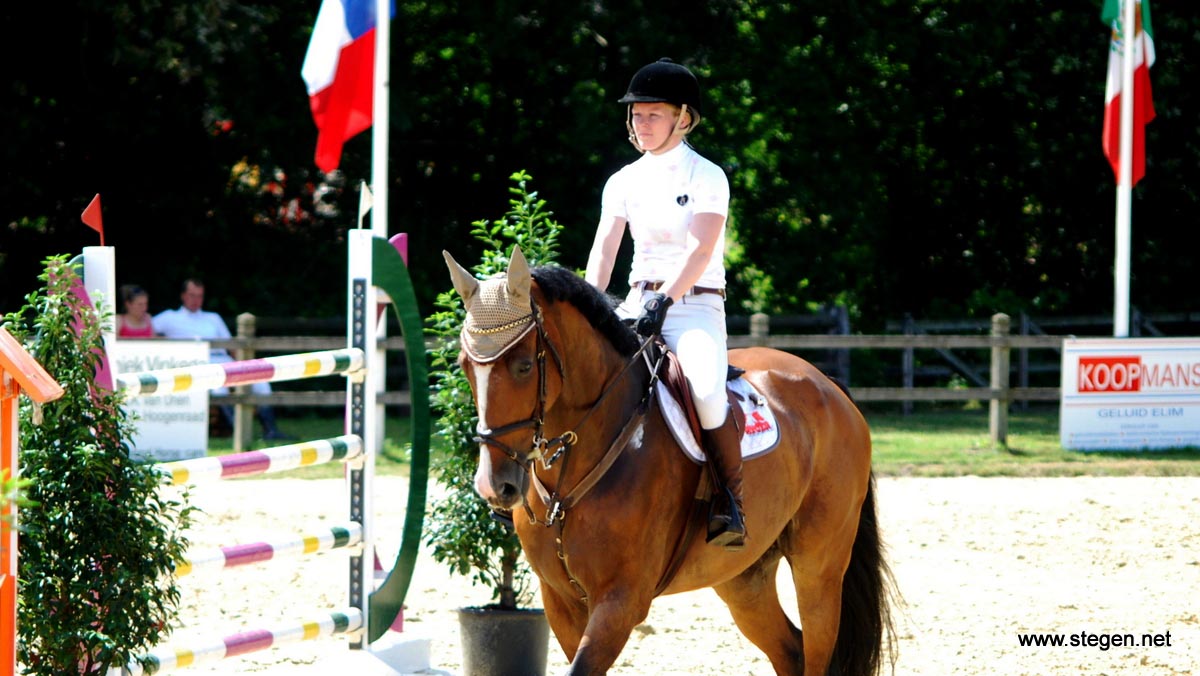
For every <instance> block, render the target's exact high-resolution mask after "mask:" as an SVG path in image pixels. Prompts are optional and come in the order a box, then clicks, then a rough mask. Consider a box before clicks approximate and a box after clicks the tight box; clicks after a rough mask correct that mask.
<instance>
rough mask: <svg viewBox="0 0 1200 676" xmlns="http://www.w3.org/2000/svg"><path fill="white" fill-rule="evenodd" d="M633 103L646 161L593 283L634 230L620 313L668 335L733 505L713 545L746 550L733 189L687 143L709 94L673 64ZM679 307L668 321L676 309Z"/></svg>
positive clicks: (632, 91)
mask: <svg viewBox="0 0 1200 676" xmlns="http://www.w3.org/2000/svg"><path fill="white" fill-rule="evenodd" d="M619 103H624V104H627V106H628V107H627V111H626V121H625V126H626V128H627V129H628V131H629V141H630V143H632V144H633V145H634V147H635V148H637V149H638V151H639V152H641V153H642V157H641V158H639V159H638V160H637V161H635V162H633V163H631V164H629V165H626V166H625V167H624V168H622V169H621V170H620V171H618V172H617V173H615V174H613V175H612V177H610V178H609V179H608V183H607V184H606V185H605V186H604V193H603V198H602V204H601V213H600V224H599V226H598V227H597V230H596V238H595V241H594V242H593V244H592V250H591V254H590V255H589V256H588V263H587V281H588V282H590V283H591V284H592V285H593V286H595V287H597V288H599V289H600V290H601V291H603V290H605V289H606V288H607V287H608V283H609V280H610V277H611V275H612V269H613V263H614V261H615V260H616V257H617V252H618V250H619V249H620V245H621V239H622V237H624V233H625V226H626V225H628V226H629V231H630V234H631V236H632V237H633V242H634V251H633V266H632V270H631V271H630V274H629V286H630V290H629V295H628V296H627V297H626V299H625V301H624V303H622V304H621V306H620V307H619V308H618V309H617V313H618V314H619V315H621V316H622V317H625V318H634V317H636V318H637V324H636V328H637V332H638V333H639V334H641V335H643V336H653V335H655V334H661V335H662V337H663V339H664V340H665V341H666V343H667V346H668V347H670V348H671V350H672V351H674V352H675V354H676V355H677V356H678V358H679V361H680V363H681V365H682V367H683V371H684V374H685V375H686V376H687V380H688V383H689V384H690V385H691V389H692V395H693V398H694V400H695V403H696V410H697V414H698V415H699V418H700V426H701V428H702V434H701V437H702V442H703V445H704V450H705V454H706V455H707V456H708V460H709V462H711V463H713V465H714V469H715V470H716V474H717V476H718V477H719V479H720V480H721V483H722V484H724V488H725V492H726V499H725V500H722V501H719V502H720V503H724V504H718V505H715V506H714V507H715V508H716V510H715V511H714V512H713V515H712V517H711V518H710V520H709V525H708V541H709V542H710V543H712V544H714V545H718V546H723V547H726V548H730V549H738V548H741V547H742V546H743V544H744V541H745V537H746V526H745V521H744V519H743V518H742V456H741V448H740V442H739V439H738V433H737V430H736V428H735V427H734V424H733V418H732V415H731V412H730V407H729V401H728V399H727V397H726V394H725V378H726V372H727V370H728V357H727V355H726V346H725V342H726V333H725V264H724V253H725V218H726V215H727V214H728V212H729V181H728V179H727V178H726V177H725V173H724V172H723V171H722V170H721V168H720V167H718V166H717V165H716V164H714V163H712V162H710V161H709V160H707V159H705V158H704V157H701V156H700V154H699V153H697V152H696V151H695V150H694V149H693V148H692V146H691V145H689V144H688V143H687V135H688V133H689V132H691V131H692V130H693V129H695V128H696V126H697V125H698V124H699V123H700V85H699V83H698V82H697V80H696V76H695V75H693V74H692V72H691V71H690V70H688V69H687V68H685V67H684V66H681V65H679V64H676V63H673V62H672V61H671V60H670V59H659V60H658V61H656V62H654V63H652V64H649V65H647V66H645V67H643V68H642V69H640V70H639V71H638V72H637V73H636V74H635V75H634V76H633V79H632V80H631V81H630V83H629V89H628V91H627V92H626V93H625V96H623V97H622V98H621V99H620V101H619ZM668 308H671V311H670V312H669V313H668V312H667V309H668Z"/></svg>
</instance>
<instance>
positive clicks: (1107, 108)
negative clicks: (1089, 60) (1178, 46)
mask: <svg viewBox="0 0 1200 676" xmlns="http://www.w3.org/2000/svg"><path fill="white" fill-rule="evenodd" d="M1124 1H1125V2H1136V3H1137V6H1136V7H1135V8H1134V16H1135V19H1134V30H1133V31H1132V39H1133V41H1134V42H1133V97H1134V99H1133V158H1132V159H1133V176H1132V179H1131V183H1130V185H1137V182H1138V181H1139V180H1141V178H1142V177H1143V176H1145V175H1146V125H1147V124H1148V123H1149V122H1150V121H1151V120H1153V119H1154V101H1153V99H1152V97H1151V94H1150V67H1151V66H1153V65H1154V29H1153V28H1152V27H1151V25H1150V0H1124ZM1121 17H1122V13H1121V0H1104V9H1103V10H1101V12H1100V18H1101V19H1102V20H1103V21H1104V23H1105V24H1106V25H1108V26H1111V27H1112V39H1111V40H1110V42H1109V49H1108V84H1107V85H1106V86H1105V88H1104V154H1105V156H1107V157H1108V163H1109V164H1111V165H1112V169H1113V175H1114V176H1116V180H1117V182H1118V183H1120V181H1121V122H1120V121H1121V97H1122V96H1124V95H1125V92H1122V91H1121V86H1122V82H1121V68H1122V65H1123V58H1122V57H1123V51H1122V50H1123V47H1124V44H1123V40H1124V39H1125V37H1126V35H1127V32H1126V31H1124V30H1122V26H1121Z"/></svg>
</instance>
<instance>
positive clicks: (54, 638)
mask: <svg viewBox="0 0 1200 676" xmlns="http://www.w3.org/2000/svg"><path fill="white" fill-rule="evenodd" d="M41 279H42V280H43V281H45V282H46V289H45V292H44V293H41V292H38V291H35V292H33V293H31V294H30V295H29V296H28V297H27V301H28V303H27V305H26V306H25V307H24V308H22V309H21V310H19V311H17V312H15V313H12V314H9V315H7V316H5V317H4V325H5V327H6V328H7V329H8V330H9V331H10V332H11V333H12V334H13V335H14V336H16V337H17V339H18V340H20V341H22V342H23V343H25V346H26V349H27V350H28V351H29V352H30V354H32V355H33V357H34V358H35V359H37V360H38V362H39V363H41V365H42V367H43V368H45V369H46V371H47V372H48V373H49V374H50V375H51V377H53V378H54V379H55V380H57V381H58V383H59V384H60V385H61V386H62V388H63V390H64V394H63V396H62V397H61V398H60V399H58V400H56V401H53V402H49V403H47V404H44V405H42V406H40V407H37V408H35V405H34V404H32V403H31V402H29V401H28V400H27V399H26V400H23V401H22V408H21V413H20V418H21V435H20V442H21V454H20V463H21V474H22V476H23V478H25V479H27V480H28V481H29V484H28V490H27V497H28V498H29V499H30V500H32V501H34V502H36V503H37V504H38V507H37V508H36V509H29V510H26V511H24V512H22V514H21V528H22V533H23V534H22V538H21V550H20V562H19V569H18V570H19V574H20V591H19V601H18V618H19V619H18V631H19V635H18V648H17V651H18V659H19V660H20V661H21V663H22V664H24V668H25V671H24V673H25V674H27V675H29V676H33V675H34V674H38V675H45V676H52V675H53V676H61V675H62V674H102V673H105V672H106V671H107V670H108V668H109V667H112V666H123V665H125V664H126V663H128V662H129V661H130V660H131V659H134V658H136V656H137V655H139V654H141V653H144V652H145V651H146V650H147V649H149V648H150V647H152V646H153V645H155V644H156V643H158V642H159V641H160V639H161V638H162V637H163V635H164V634H166V633H167V632H168V629H167V627H168V623H169V622H170V621H171V620H172V619H173V618H174V616H175V613H176V611H177V608H178V604H179V591H178V589H177V587H176V586H175V581H174V577H173V575H172V572H173V570H174V567H175V561H176V560H178V559H181V558H182V557H183V552H184V549H185V548H186V546H187V541H186V539H185V538H184V537H183V535H182V531H184V530H185V529H186V528H187V527H188V525H189V524H190V522H191V513H192V508H191V507H188V506H187V505H186V502H187V496H186V494H185V495H184V496H183V498H181V499H180V500H178V501H176V500H173V499H169V498H166V497H164V496H162V495H160V494H159V490H158V489H159V487H160V486H161V485H162V484H163V479H162V476H161V475H160V474H159V472H158V471H157V470H156V469H155V468H154V467H153V466H151V465H147V464H139V463H137V462H134V461H132V460H131V459H130V457H129V440H130V438H131V436H132V433H133V426H132V423H131V421H130V420H129V418H128V416H127V414H126V413H125V411H124V410H123V409H122V408H121V396H120V395H119V394H117V393H114V392H111V391H108V390H106V389H103V388H100V387H97V385H96V379H95V374H96V369H97V367H98V366H99V365H100V355H101V354H102V349H103V342H102V337H101V328H100V327H101V324H100V322H101V318H100V317H99V316H98V315H97V313H96V311H94V310H93V309H92V308H90V307H89V306H87V305H86V304H85V303H83V302H82V301H81V300H80V298H79V297H78V296H77V295H76V294H74V293H72V286H73V285H75V284H78V277H77V275H76V274H75V271H74V270H72V268H71V267H70V266H69V265H68V264H67V263H66V262H65V259H64V258H63V257H54V258H50V259H48V260H47V261H46V272H45V273H44V274H43V275H42V277H41Z"/></svg>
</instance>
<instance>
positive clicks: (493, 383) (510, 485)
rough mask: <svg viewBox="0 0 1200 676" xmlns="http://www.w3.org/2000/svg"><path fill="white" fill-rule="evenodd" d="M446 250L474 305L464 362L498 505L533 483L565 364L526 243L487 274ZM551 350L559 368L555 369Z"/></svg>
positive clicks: (482, 479)
mask: <svg viewBox="0 0 1200 676" xmlns="http://www.w3.org/2000/svg"><path fill="white" fill-rule="evenodd" d="M443 255H444V256H445V258H446V264H447V266H448V267H449V268H450V276H451V277H452V278H453V280H454V288H455V289H456V290H457V291H458V293H459V295H460V296H462V299H463V305H464V306H465V307H466V310H467V318H466V321H465V322H464V324H463V330H462V335H461V346H462V350H461V352H460V354H459V358H458V363H459V366H460V367H461V368H462V369H463V372H464V373H465V374H466V376H467V380H468V381H470V383H471V390H472V392H473V393H474V395H475V408H476V411H477V412H478V414H479V423H478V424H477V426H476V430H477V432H478V437H477V440H478V441H479V442H480V443H479V467H478V468H477V469H476V472H475V490H476V491H477V492H478V493H479V494H480V495H481V496H482V497H483V498H484V499H486V500H487V501H488V503H489V504H491V505H492V506H493V507H499V508H503V509H511V508H512V507H514V506H515V505H517V504H518V503H519V502H520V501H521V497H522V496H523V495H524V493H525V491H526V489H527V488H528V486H529V475H528V472H527V471H526V468H527V467H528V465H529V463H530V462H532V461H533V460H534V458H536V457H537V454H538V451H539V446H540V447H541V448H544V440H543V439H542V438H541V433H542V424H543V422H544V418H545V411H546V409H547V408H548V407H549V406H551V405H552V404H553V403H554V400H555V399H556V398H557V396H558V393H559V391H560V390H561V364H559V363H558V362H559V357H558V354H557V352H556V351H555V348H554V346H553V345H552V344H551V343H550V342H549V340H548V337H547V334H546V330H547V329H546V327H545V326H544V324H543V318H542V316H541V310H540V308H539V307H538V305H537V303H536V302H535V300H534V298H533V278H532V276H531V275H530V272H529V266H528V264H527V263H526V262H525V256H524V255H523V254H522V253H521V249H520V247H515V248H514V249H513V252H512V256H511V258H510V262H509V267H508V271H507V272H506V273H505V274H504V275H502V276H497V277H493V278H491V279H486V280H483V281H480V280H477V279H475V277H474V276H473V275H472V274H471V273H470V272H468V271H467V270H465V269H463V268H462V266H460V265H459V264H458V263H457V262H455V260H454V259H453V258H451V256H450V254H449V253H446V252H443ZM547 357H549V358H550V360H549V361H550V363H554V364H556V365H557V366H558V368H559V374H560V375H559V376H557V377H555V376H554V374H551V373H549V370H550V369H549V368H548V365H547V362H548V359H547Z"/></svg>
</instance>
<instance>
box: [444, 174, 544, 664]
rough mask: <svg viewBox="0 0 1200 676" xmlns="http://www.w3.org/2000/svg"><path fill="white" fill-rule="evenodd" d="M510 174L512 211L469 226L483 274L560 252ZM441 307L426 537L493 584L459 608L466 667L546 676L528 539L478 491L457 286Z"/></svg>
mask: <svg viewBox="0 0 1200 676" xmlns="http://www.w3.org/2000/svg"><path fill="white" fill-rule="evenodd" d="M511 179H512V180H513V181H514V183H515V186H513V187H511V188H510V189H509V191H510V192H511V193H512V198H511V199H510V200H509V211H508V213H507V214H505V215H504V217H502V218H500V219H497V220H494V221H490V222H489V221H486V220H482V221H476V222H475V223H473V224H472V225H473V228H472V235H473V236H474V237H475V238H476V239H477V240H478V241H479V242H481V243H482V244H483V246H484V249H485V250H484V252H483V254H482V260H481V262H480V263H479V264H478V265H476V266H474V267H473V268H472V271H473V272H474V273H475V274H476V275H477V276H479V277H481V278H483V277H487V276H490V275H493V274H497V273H500V272H503V271H505V270H506V269H508V255H509V253H510V252H511V250H512V247H513V246H514V245H520V247H521V251H522V252H524V254H525V257H526V258H527V260H528V261H529V262H530V264H531V265H539V264H545V263H549V262H552V261H553V260H554V258H555V257H556V256H557V248H558V235H559V232H560V231H561V230H562V226H561V225H559V224H558V223H556V222H555V221H554V220H553V219H552V218H551V216H552V214H551V212H549V211H547V210H546V203H545V201H544V200H540V199H538V196H537V193H536V192H530V190H529V180H530V177H529V175H528V174H526V173H524V172H517V173H515V174H513V175H512V176H511ZM436 305H437V307H438V308H439V310H438V311H437V312H435V313H434V314H433V315H432V316H431V317H430V318H429V320H428V322H429V333H430V334H432V335H433V336H435V337H436V339H437V345H436V347H435V348H433V349H432V350H431V358H432V365H433V371H432V380H433V385H432V389H433V405H434V408H435V409H436V410H437V412H438V418H437V422H436V424H435V428H436V429H435V431H436V437H437V438H438V439H439V440H440V441H439V443H440V446H441V452H440V454H438V455H437V456H435V460H434V461H433V463H432V469H433V475H434V477H435V478H436V480H437V481H438V482H439V483H440V484H441V486H442V488H443V489H444V493H445V494H444V495H443V496H442V497H441V498H440V499H438V500H437V504H436V505H435V506H434V507H433V509H432V511H431V512H430V514H429V516H428V517H427V524H428V530H427V534H426V542H427V544H428V545H429V546H430V547H431V548H432V552H433V557H434V559H435V560H437V561H439V562H441V563H445V564H447V565H449V566H450V567H451V568H452V569H453V571H454V572H455V573H457V574H460V575H469V576H471V577H472V578H473V579H474V580H475V581H476V582H478V583H480V584H481V585H483V586H485V587H488V588H490V589H491V590H492V602H491V603H490V604H487V605H484V606H477V607H467V608H462V609H461V610H460V614H459V618H460V620H461V625H460V626H461V629H462V631H461V641H462V645H463V673H464V676H529V675H530V674H538V675H540V674H544V673H545V671H546V659H547V650H548V643H549V628H548V625H547V624H546V620H545V615H544V613H543V612H542V610H541V609H535V608H529V607H528V606H529V604H530V603H531V602H532V588H531V587H532V579H533V577H532V574H531V571H530V569H529V567H528V564H527V563H525V560H524V558H523V555H522V552H521V543H520V542H519V541H518V540H517V535H516V533H515V532H514V531H513V530H512V529H511V528H510V527H509V526H507V525H505V524H503V523H501V522H499V521H497V520H494V519H493V518H491V514H490V511H489V509H488V507H487V504H486V503H485V502H484V501H483V499H482V498H480V497H479V496H478V495H477V494H476V493H475V482H474V475H475V469H476V465H477V463H478V457H479V446H478V444H476V443H475V442H473V441H472V440H471V439H472V437H474V436H475V423H476V421H477V416H476V412H475V403H474V399H473V398H472V395H471V387H470V384H469V383H468V382H467V378H466V376H465V375H463V373H462V371H461V370H460V369H459V368H458V366H457V363H456V360H457V359H458V352H459V331H461V329H462V325H463V321H464V319H465V317H466V313H465V311H464V310H463V307H462V302H461V300H460V298H459V296H458V294H457V293H455V292H454V291H453V289H448V290H447V291H445V292H443V293H440V294H438V297H437V302H436ZM510 632H513V633H514V634H515V633H519V634H523V635H524V637H523V638H522V637H516V636H514V635H513V634H510ZM522 642H527V643H526V644H522Z"/></svg>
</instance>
